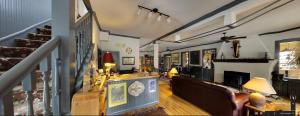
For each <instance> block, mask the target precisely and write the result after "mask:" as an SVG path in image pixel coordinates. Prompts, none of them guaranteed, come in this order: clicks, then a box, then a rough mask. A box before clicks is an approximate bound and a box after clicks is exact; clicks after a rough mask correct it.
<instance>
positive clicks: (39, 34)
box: [28, 33, 51, 37]
mask: <svg viewBox="0 0 300 116" xmlns="http://www.w3.org/2000/svg"><path fill="white" fill-rule="evenodd" d="M28 34H32V35H38V36H46V37H51V35H46V34H41V33H28Z"/></svg>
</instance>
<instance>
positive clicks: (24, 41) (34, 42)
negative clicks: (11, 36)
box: [15, 39, 47, 48]
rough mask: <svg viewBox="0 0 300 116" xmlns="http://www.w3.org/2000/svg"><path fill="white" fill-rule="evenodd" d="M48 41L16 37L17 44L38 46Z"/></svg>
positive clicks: (20, 45) (31, 46) (19, 45)
mask: <svg viewBox="0 0 300 116" xmlns="http://www.w3.org/2000/svg"><path fill="white" fill-rule="evenodd" d="M46 42H47V41H41V40H31V39H15V43H16V46H18V47H30V48H38V47H40V46H41V45H42V44H44V43H46Z"/></svg>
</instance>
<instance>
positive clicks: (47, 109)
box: [40, 55, 51, 115]
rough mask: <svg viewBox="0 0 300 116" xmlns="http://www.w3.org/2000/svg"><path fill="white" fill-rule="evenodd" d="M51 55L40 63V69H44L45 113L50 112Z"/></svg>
mask: <svg viewBox="0 0 300 116" xmlns="http://www.w3.org/2000/svg"><path fill="white" fill-rule="evenodd" d="M50 64H51V55H49V56H48V57H47V58H46V59H44V60H43V61H42V62H41V64H40V69H41V71H42V74H43V75H42V79H43V81H44V85H43V86H44V90H43V103H44V114H45V115H49V114H50V96H49V95H50V93H49V76H50V74H51V69H50V68H51V67H50Z"/></svg>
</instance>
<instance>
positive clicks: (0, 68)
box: [0, 25, 51, 115]
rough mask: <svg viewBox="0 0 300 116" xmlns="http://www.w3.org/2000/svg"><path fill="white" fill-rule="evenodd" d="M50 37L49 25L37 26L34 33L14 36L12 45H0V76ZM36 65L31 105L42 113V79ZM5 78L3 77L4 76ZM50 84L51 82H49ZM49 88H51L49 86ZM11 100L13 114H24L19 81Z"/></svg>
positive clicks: (22, 93) (24, 99)
mask: <svg viewBox="0 0 300 116" xmlns="http://www.w3.org/2000/svg"><path fill="white" fill-rule="evenodd" d="M50 39H51V26H50V25H45V26H44V27H43V28H37V29H36V33H28V34H27V37H26V38H16V39H15V40H14V44H13V45H12V46H0V76H1V75H2V74H3V73H4V72H5V71H8V70H9V69H10V68H12V67H14V66H15V65H16V64H18V63H19V62H21V61H22V60H23V59H24V58H26V57H27V56H28V55H30V54H31V53H32V52H34V51H35V50H36V49H37V48H38V47H40V46H41V45H42V44H44V43H46V42H47V41H48V40H50ZM38 69H39V68H38V67H36V70H35V71H34V74H33V75H34V76H33V77H34V78H35V79H36V84H37V88H36V90H34V92H33V100H34V101H33V102H34V103H33V107H34V108H35V114H43V112H42V111H43V106H42V105H41V104H42V103H43V100H42V99H43V88H44V87H43V80H42V78H41V77H42V76H41V75H42V74H41V72H40V71H39V70H38ZM4 78H5V77H4ZM50 85H51V84H50ZM50 89H51V88H50ZM12 92H13V101H14V107H15V115H25V114H26V110H24V109H25V107H26V104H25V103H26V102H25V101H26V94H25V92H24V91H23V89H22V85H21V83H20V84H19V85H18V86H16V87H15V88H14V89H13V91H12Z"/></svg>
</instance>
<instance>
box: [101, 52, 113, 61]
mask: <svg viewBox="0 0 300 116" xmlns="http://www.w3.org/2000/svg"><path fill="white" fill-rule="evenodd" d="M113 62H114V58H113V56H112V54H111V53H110V52H105V53H104V55H103V63H113Z"/></svg>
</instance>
